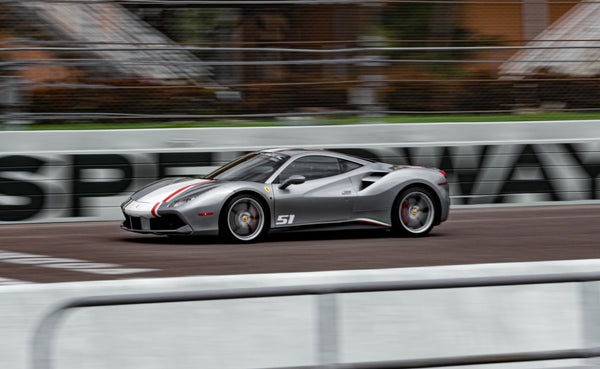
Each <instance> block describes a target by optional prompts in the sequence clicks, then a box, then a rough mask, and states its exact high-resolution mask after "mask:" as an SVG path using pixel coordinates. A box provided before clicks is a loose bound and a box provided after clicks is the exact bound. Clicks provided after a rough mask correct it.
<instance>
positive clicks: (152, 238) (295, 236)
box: [121, 229, 440, 246]
mask: <svg viewBox="0 0 600 369" xmlns="http://www.w3.org/2000/svg"><path fill="white" fill-rule="evenodd" d="M439 235H440V234H436V233H435V232H434V233H431V234H429V235H427V236H426V237H427V238H431V237H437V236H439ZM383 238H398V239H402V238H403V237H401V236H397V235H396V234H394V233H393V232H391V231H390V230H389V229H368V230H364V229H362V230H312V231H304V230H302V231H286V232H274V233H269V234H267V235H265V236H263V237H262V239H261V240H260V241H258V242H256V243H250V244H244V243H234V242H231V241H228V240H225V239H222V238H220V237H218V236H157V235H145V236H132V237H122V238H121V240H122V241H124V242H130V243H138V244H147V245H245V246H251V245H257V244H263V245H268V244H272V243H281V242H304V241H327V240H361V239H383ZM407 239H410V238H407Z"/></svg>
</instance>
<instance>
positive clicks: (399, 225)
mask: <svg viewBox="0 0 600 369" xmlns="http://www.w3.org/2000/svg"><path fill="white" fill-rule="evenodd" d="M435 212H436V208H435V204H434V195H433V194H432V193H431V191H430V190H428V189H426V188H423V187H413V188H409V189H407V190H404V191H402V192H401V193H400V195H398V197H397V198H396V201H394V206H393V207H392V219H393V226H394V230H395V231H397V232H398V233H400V234H402V235H406V236H413V237H417V236H424V235H426V234H428V233H429V232H430V231H431V229H432V228H433V223H434V220H435Z"/></svg>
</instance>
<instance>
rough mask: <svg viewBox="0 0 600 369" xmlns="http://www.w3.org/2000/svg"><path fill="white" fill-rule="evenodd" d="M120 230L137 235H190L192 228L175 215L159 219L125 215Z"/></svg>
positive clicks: (166, 215)
mask: <svg viewBox="0 0 600 369" xmlns="http://www.w3.org/2000/svg"><path fill="white" fill-rule="evenodd" d="M123 215H125V221H124V222H123V223H122V224H121V229H124V230H126V231H131V232H137V233H155V234H191V233H192V227H190V226H189V225H188V224H186V223H185V222H184V221H183V220H181V218H180V217H179V216H178V215H177V214H165V215H164V216H161V217H159V218H146V217H141V216H140V217H138V216H132V215H129V214H126V213H123Z"/></svg>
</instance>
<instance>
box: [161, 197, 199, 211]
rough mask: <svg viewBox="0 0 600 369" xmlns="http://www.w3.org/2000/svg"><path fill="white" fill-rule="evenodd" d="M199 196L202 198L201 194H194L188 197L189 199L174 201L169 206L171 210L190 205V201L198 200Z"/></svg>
mask: <svg viewBox="0 0 600 369" xmlns="http://www.w3.org/2000/svg"><path fill="white" fill-rule="evenodd" d="M198 196H200V194H194V195H192V196H188V197H183V198H181V199H179V200H176V201H173V202H172V203H170V204H169V207H170V208H177V207H179V206H182V205H185V204H187V203H189V202H190V201H194V200H196V199H197V198H198Z"/></svg>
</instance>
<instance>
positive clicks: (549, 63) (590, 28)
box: [499, 3, 600, 78]
mask: <svg viewBox="0 0 600 369" xmlns="http://www.w3.org/2000/svg"><path fill="white" fill-rule="evenodd" d="M527 47H533V48H534V49H525V50H521V51H519V52H517V53H516V54H515V55H514V56H513V57H511V58H510V59H509V61H508V62H505V63H504V64H502V65H501V66H500V69H499V74H500V75H501V76H503V77H512V78H523V77H527V76H531V75H535V74H539V73H540V72H545V73H552V74H561V75H569V76H579V77H589V76H593V75H597V74H600V3H579V4H577V5H575V6H574V7H573V8H571V10H569V11H568V12H567V13H566V14H565V15H563V16H562V17H561V18H560V19H558V20H557V21H556V22H554V23H553V24H552V25H551V26H550V27H548V28H547V29H546V30H544V31H543V32H542V33H540V34H539V35H538V36H537V37H536V38H535V39H534V40H533V41H531V42H529V43H528V44H527ZM535 47H540V48H539V49H535Z"/></svg>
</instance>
